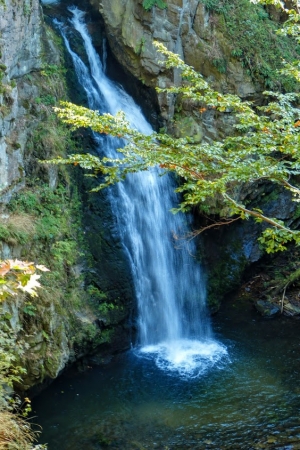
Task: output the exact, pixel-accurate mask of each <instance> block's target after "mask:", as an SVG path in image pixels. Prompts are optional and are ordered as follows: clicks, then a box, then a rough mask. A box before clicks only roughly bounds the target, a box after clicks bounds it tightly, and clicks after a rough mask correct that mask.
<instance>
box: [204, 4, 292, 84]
mask: <svg viewBox="0 0 300 450" xmlns="http://www.w3.org/2000/svg"><path fill="white" fill-rule="evenodd" d="M201 3H203V4H204V5H205V7H206V8H207V9H208V10H209V11H210V12H211V14H214V13H215V14H216V15H217V19H215V20H214V23H216V28H217V29H218V30H220V31H221V32H222V34H223V35H224V37H225V39H226V41H227V42H229V43H230V44H231V47H232V51H231V55H232V56H234V57H235V58H237V59H239V60H240V61H241V63H242V65H243V66H244V67H245V69H246V72H247V73H248V74H249V75H250V76H251V77H252V79H253V80H254V81H258V82H259V83H262V84H263V85H264V86H265V87H266V88H268V89H274V88H276V89H278V88H280V89H282V88H283V89H285V90H291V89H295V87H296V83H295V81H294V79H293V77H291V76H290V74H289V76H286V75H284V74H281V75H279V74H278V73H277V69H278V66H279V64H280V62H281V61H282V60H283V59H284V60H285V61H289V62H291V61H293V60H294V59H298V57H299V53H300V48H299V45H298V44H297V42H295V41H292V40H291V39H288V38H287V37H283V36H278V34H277V31H278V29H279V28H280V25H279V24H276V23H275V22H274V21H272V20H270V18H269V15H268V13H267V11H266V10H265V9H264V8H263V7H262V6H261V5H254V4H251V3H250V2H249V1H248V0H221V1H218V0H201ZM217 64H218V66H216V67H217V69H218V70H219V66H220V62H217ZM221 67H222V69H221V70H219V71H220V73H225V71H224V68H225V69H226V66H224V64H222V65H221Z"/></svg>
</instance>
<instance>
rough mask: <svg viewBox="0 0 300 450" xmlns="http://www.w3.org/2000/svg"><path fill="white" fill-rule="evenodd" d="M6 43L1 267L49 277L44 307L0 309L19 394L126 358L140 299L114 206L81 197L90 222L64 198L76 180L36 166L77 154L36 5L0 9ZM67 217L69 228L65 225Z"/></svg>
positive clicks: (2, 51)
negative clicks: (81, 365)
mask: <svg viewBox="0 0 300 450" xmlns="http://www.w3.org/2000/svg"><path fill="white" fill-rule="evenodd" d="M0 35H1V40H0V208H1V209H0V213H1V215H0V230H1V231H2V234H1V232H0V259H6V258H24V259H27V260H28V259H30V260H32V261H33V260H34V261H37V262H39V263H44V264H46V265H47V266H48V267H49V268H50V269H51V272H50V275H49V276H50V278H48V280H47V278H45V279H43V281H42V284H43V289H42V290H41V291H40V295H39V298H37V299H34V300H33V299H30V298H24V297H20V298H13V299H12V300H11V301H7V302H6V303H5V304H1V308H0V326H1V325H2V324H5V326H6V325H9V327H10V330H11V333H12V335H13V336H14V338H15V342H16V349H19V350H17V362H18V363H19V364H21V365H22V366H23V367H25V368H26V371H27V373H26V374H25V375H24V376H23V377H22V378H23V382H22V386H19V389H20V390H27V389H29V388H32V387H33V386H35V385H38V384H40V383H41V382H43V381H44V380H45V379H49V378H55V377H56V376H57V375H58V374H59V373H60V372H61V371H62V370H63V369H64V367H66V365H68V364H70V363H72V362H74V361H76V360H79V359H82V358H84V357H85V356H86V355H91V354H94V353H97V352H99V351H100V357H98V361H99V360H101V358H104V357H107V355H109V354H110V353H112V352H117V351H120V350H124V349H126V348H128V347H129V345H130V333H129V330H128V325H127V324H128V320H129V315H130V313H131V301H132V296H133V293H132V287H131V284H130V277H131V275H130V273H128V270H127V266H126V261H125V256H124V252H123V251H122V248H121V247H120V244H119V242H118V240H117V238H116V237H115V236H114V235H113V234H114V230H113V224H112V217H111V215H110V213H109V211H106V209H107V208H109V206H108V202H107V201H106V202H105V200H103V199H102V200H101V201H100V200H97V199H96V200H95V199H92V200H91V199H90V198H89V196H88V194H84V195H85V200H86V201H87V203H86V205H85V211H84V214H85V216H86V220H85V221H83V220H82V216H83V211H82V210H81V207H80V205H79V203H78V201H79V198H78V196H77V195H75V194H74V193H71V194H70V191H69V193H68V192H67V191H68V189H69V188H70V181H69V175H68V174H67V173H63V171H60V170H58V169H57V168H55V167H44V166H41V164H39V163H38V160H39V159H44V158H51V157H54V156H57V155H58V154H61V155H64V152H65V148H66V147H67V146H69V145H70V136H69V134H68V132H66V130H64V129H63V128H62V125H61V124H60V123H59V122H58V121H57V119H55V118H54V117H53V112H52V105H54V104H55V102H56V101H57V100H58V99H61V98H66V96H67V94H66V84H65V80H64V76H63V74H64V73H65V70H66V67H65V62H64V59H63V57H62V55H61V51H60V49H59V45H57V42H56V41H57V37H55V36H54V35H53V31H52V30H51V29H50V28H49V27H48V26H46V25H45V23H44V21H43V15H42V9H41V6H40V4H39V1H38V0H30V1H29V0H19V1H17V2H16V1H14V0H5V4H4V2H3V1H1V0H0ZM42 69H43V70H42ZM43 72H45V73H43ZM77 181H78V186H79V185H80V186H81V188H82V189H88V187H87V186H86V185H84V186H83V185H82V184H81V183H82V181H80V180H77ZM57 186H59V189H60V190H59V192H60V193H59V194H57V193H56V191H55V189H56V188H57ZM67 186H69V187H67ZM24 187H25V189H24ZM70 189H71V190H73V187H72V188H70ZM22 199H23V200H25V203H24V201H23V200H22ZM61 200H62V203H61V204H60V203H59V202H60V201H61ZM14 201H15V202H17V203H15V205H16V207H15V210H14V211H13V212H12V209H11V208H12V207H11V205H12V203H13V202H14ZM28 201H29V203H28ZM32 201H33V203H34V204H35V206H34V205H33V204H32ZM18 202H19V203H18ZM100 203H101V206H99V204H100ZM47 205H48V206H47ZM76 205H77V206H76ZM47 211H48V212H47ZM62 211H63V216H64V217H67V216H68V215H69V219H67V220H65V221H64V220H61V218H62V217H63V216H62ZM103 221H104V222H105V229H104V228H103V227H102V225H99V224H100V223H102V222H103ZM67 222H68V223H67ZM63 223H65V225H66V227H65V225H63ZM51 224H52V225H51ZM49 226H50V228H49ZM52 226H54V228H52V230H51V227H52ZM44 227H46V228H44ZM59 227H61V228H64V227H65V230H63V229H62V230H58V229H57V228H59ZM7 230H14V231H13V233H12V234H11V235H10V236H9V235H8V234H7V233H8V231H7ZM43 230H44V231H43ZM55 230H56V231H55ZM6 231H7V232H6ZM5 233H6V234H5ZM20 233H21V234H20ZM22 233H23V237H24V236H25V239H22V238H21V239H19V238H20V236H21V235H22ZM24 233H25V234H24ZM55 233H56V234H55ZM80 252H81V254H82V255H81V256H80ZM67 255H68V256H67ZM74 256H75V257H74ZM51 277H52V278H51Z"/></svg>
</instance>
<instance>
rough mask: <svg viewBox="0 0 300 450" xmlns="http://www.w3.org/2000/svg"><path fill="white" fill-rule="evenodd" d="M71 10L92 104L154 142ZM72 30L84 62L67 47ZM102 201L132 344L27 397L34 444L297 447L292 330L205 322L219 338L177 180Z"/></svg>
mask: <svg viewBox="0 0 300 450" xmlns="http://www.w3.org/2000/svg"><path fill="white" fill-rule="evenodd" d="M45 1H46V2H47V3H49V1H50V0H45ZM71 11H72V19H71V21H69V22H68V23H66V24H62V23H59V22H58V21H57V22H56V26H57V27H58V28H59V30H60V32H61V34H62V36H63V39H64V42H65V45H66V49H67V51H68V52H69V54H70V56H71V58H72V61H73V63H74V67H75V70H76V73H77V76H78V81H79V83H80V84H81V85H82V87H83V88H84V90H85V92H86V95H87V99H88V104H89V106H90V108H92V109H95V110H99V111H100V112H110V113H113V114H114V113H116V112H117V111H118V110H120V109H121V110H123V111H124V112H125V114H126V117H127V119H128V120H129V122H130V123H131V125H132V127H136V128H137V129H139V130H140V131H142V132H143V133H146V134H150V133H151V131H152V130H151V127H150V125H149V124H148V123H147V121H146V120H145V118H144V117H143V115H142V113H141V110H140V109H139V107H138V106H137V105H136V104H135V103H134V101H133V100H132V98H130V97H129V96H128V95H127V94H126V93H125V92H124V90H123V89H122V88H121V87H120V86H118V85H116V84H115V83H113V82H111V81H110V80H109V79H108V78H107V77H106V75H105V73H104V70H103V67H105V61H104V62H101V61H100V58H99V56H98V55H97V53H96V52H95V50H94V48H93V45H92V42H91V39H90V36H89V33H88V31H87V28H86V25H85V21H84V13H82V12H81V11H80V10H78V9H76V8H72V9H71ZM181 17H182V16H181ZM70 27H71V28H73V29H74V28H75V29H76V30H77V32H78V33H79V34H80V36H81V38H82V42H83V44H84V47H85V50H86V55H87V61H88V64H85V63H84V62H83V61H82V60H81V58H80V57H79V56H78V55H77V54H76V53H75V52H74V50H72V46H71V43H70V41H69V38H70V36H71V34H70V33H69V29H70ZM103 53H104V54H105V51H104V52H103ZM94 139H95V142H97V143H98V147H99V154H100V155H104V154H105V155H108V156H110V157H114V156H115V155H116V154H117V153H116V149H117V148H118V147H120V146H122V145H123V143H122V142H121V141H120V140H116V139H113V138H111V137H108V136H99V135H96V134H95V135H94ZM109 196H110V202H111V207H112V209H113V211H114V212H115V216H116V222H117V226H118V230H119V233H120V236H121V238H122V242H123V246H124V249H125V251H126V253H127V256H128V261H129V264H130V266H131V270H132V277H133V280H134V287H135V294H136V299H137V303H138V326H139V336H138V342H137V345H136V348H134V349H133V350H132V351H130V352H127V353H125V354H123V355H119V357H118V358H116V359H115V360H114V361H113V362H112V363H111V364H109V365H107V366H104V367H94V368H90V370H88V371H86V372H84V373H72V372H69V373H66V374H65V375H64V376H62V377H60V378H59V379H58V380H56V381H55V382H54V383H53V384H52V385H51V386H50V387H49V388H48V389H47V390H46V391H44V392H43V393H42V394H40V395H39V396H38V397H37V398H36V399H34V401H33V409H34V411H35V413H36V416H37V418H36V419H35V421H36V422H37V423H39V424H40V425H42V427H43V433H42V437H41V443H46V442H47V443H48V444H49V450H99V449H111V450H114V449H115V450H146V449H151V450H152V449H158V450H188V449H190V450H202V449H215V450H222V449H223V450H225V449H226V450H229V449H230V450H231V449H243V450H251V449H253V450H258V449H270V450H271V449H272V450H274V449H278V450H292V449H293V450H297V449H300V419H299V411H300V398H299V394H300V390H299V387H298V386H299V375H300V365H299V361H298V359H297V356H298V355H299V347H300V329H299V327H297V326H296V325H297V323H296V322H292V321H288V320H287V319H282V320H280V321H279V320H278V321H264V320H263V319H262V318H260V317H258V316H257V314H256V313H255V312H254V311H252V310H250V309H249V308H248V310H247V306H246V304H243V303H242V302H241V301H240V299H238V300H231V301H230V302H229V303H228V305H227V306H226V304H225V305H224V306H223V308H224V309H223V311H221V314H220V315H219V316H218V317H216V318H214V319H212V321H213V326H214V330H215V331H214V333H215V335H214V334H213V333H212V330H211V322H210V320H209V319H208V317H207V315H206V309H205V287H204V282H203V276H202V273H201V268H200V267H199V265H198V264H197V262H196V261H195V258H194V257H193V256H192V255H193V254H194V253H195V249H194V247H193V243H192V242H191V243H189V247H188V248H187V246H184V245H178V242H176V240H175V239H174V236H176V235H177V236H178V235H180V236H183V235H185V234H186V233H187V231H188V227H189V218H188V217H186V216H184V215H180V214H177V215H173V214H172V213H170V210H171V209H172V208H173V207H174V206H175V205H176V202H177V199H176V196H175V194H174V183H173V180H172V178H170V177H168V176H162V177H161V176H159V173H158V170H157V169H153V170H149V171H147V172H143V173H142V174H134V175H131V176H130V177H128V179H127V180H126V182H124V183H120V184H119V185H118V186H116V187H115V188H114V189H112V190H111V191H110V194H109ZM221 342H222V343H221Z"/></svg>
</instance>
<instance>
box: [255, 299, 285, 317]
mask: <svg viewBox="0 0 300 450" xmlns="http://www.w3.org/2000/svg"><path fill="white" fill-rule="evenodd" d="M254 306H255V308H256V309H257V311H258V312H260V314H261V315H262V316H264V317H273V316H276V315H277V314H279V313H280V308H279V306H277V305H274V303H271V302H269V301H267V300H257V301H256V302H255V303H254Z"/></svg>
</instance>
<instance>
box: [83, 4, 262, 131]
mask: <svg viewBox="0 0 300 450" xmlns="http://www.w3.org/2000/svg"><path fill="white" fill-rule="evenodd" d="M90 2H91V3H92V4H93V5H94V6H95V7H96V8H98V9H99V11H100V13H101V14H102V16H103V18H104V22H105V26H106V31H107V38H108V40H109V43H110V46H111V48H112V51H113V52H114V54H115V56H116V58H117V59H118V61H119V62H120V63H121V64H122V65H123V66H124V67H125V68H127V70H128V71H130V72H131V73H132V74H133V75H134V76H135V77H136V78H138V79H141V80H143V82H144V83H145V84H147V85H148V86H152V87H153V86H158V87H160V88H164V87H167V86H169V85H170V84H171V83H174V82H175V83H178V82H179V81H180V77H179V74H176V73H175V74H174V76H173V74H171V73H170V72H168V71H166V70H165V68H164V66H163V65H162V64H160V62H159V61H161V60H162V59H163V58H162V56H161V55H160V54H158V53H157V51H156V49H155V47H154V46H153V40H158V41H160V42H162V43H164V44H165V46H166V47H167V48H168V49H169V50H171V51H173V52H175V53H178V54H179V55H180V56H181V57H182V58H183V59H184V61H185V62H187V63H188V64H190V65H191V66H193V67H194V68H195V69H196V70H197V71H199V72H200V73H202V74H203V75H204V76H205V77H207V78H209V79H210V81H211V82H213V84H214V85H215V86H216V87H217V88H219V89H221V90H222V91H224V92H234V93H237V94H239V95H240V96H241V97H249V96H252V95H254V94H255V92H256V88H255V86H254V85H253V83H252V81H251V79H250V77H249V76H248V75H247V74H246V72H245V71H244V69H243V67H242V66H241V64H240V63H239V62H238V61H237V60H236V59H234V58H233V57H232V56H231V50H230V47H229V44H228V42H226V40H224V38H223V37H222V35H221V34H220V33H219V32H218V31H217V30H216V27H215V24H214V23H213V21H212V20H211V16H210V14H209V13H208V12H207V11H206V9H205V7H204V5H203V4H201V3H200V2H199V1H197V0H171V1H168V7H167V9H164V10H161V9H159V8H152V9H151V11H145V9H144V8H143V6H142V0H90ZM214 59H218V60H220V61H221V60H224V59H226V60H227V70H226V74H222V73H220V71H219V70H218V68H217V67H216V65H214V64H213V60H214ZM158 98H159V103H160V107H161V113H162V115H163V117H164V118H165V119H166V120H168V119H170V118H172V117H173V113H174V98H171V97H170V96H169V97H166V96H165V95H164V94H160V95H159V96H158ZM206 122H207V123H204V128H207V131H209V129H210V128H211V125H212V118H211V117H206ZM214 128H215V127H214ZM215 133H216V132H215ZM205 134H207V133H205Z"/></svg>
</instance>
